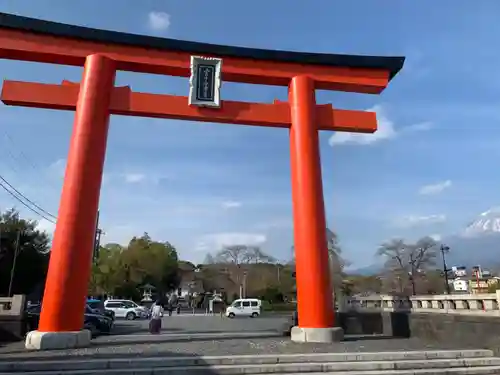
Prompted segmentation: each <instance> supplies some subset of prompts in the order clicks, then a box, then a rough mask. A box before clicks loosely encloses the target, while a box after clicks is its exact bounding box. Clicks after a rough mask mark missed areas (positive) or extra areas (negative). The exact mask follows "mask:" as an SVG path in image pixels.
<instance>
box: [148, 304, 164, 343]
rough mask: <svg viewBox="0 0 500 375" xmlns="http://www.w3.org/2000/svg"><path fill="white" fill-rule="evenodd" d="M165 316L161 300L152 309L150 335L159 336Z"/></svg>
mask: <svg viewBox="0 0 500 375" xmlns="http://www.w3.org/2000/svg"><path fill="white" fill-rule="evenodd" d="M162 315H163V306H162V303H161V301H160V300H157V301H156V302H155V303H154V305H153V308H152V309H151V320H150V321H149V333H151V334H152V335H157V334H159V333H160V331H161V318H162Z"/></svg>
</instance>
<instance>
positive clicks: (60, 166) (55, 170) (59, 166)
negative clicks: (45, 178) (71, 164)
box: [48, 159, 66, 178]
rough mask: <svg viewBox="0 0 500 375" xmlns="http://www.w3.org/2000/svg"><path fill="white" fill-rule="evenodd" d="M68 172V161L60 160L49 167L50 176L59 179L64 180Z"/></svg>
mask: <svg viewBox="0 0 500 375" xmlns="http://www.w3.org/2000/svg"><path fill="white" fill-rule="evenodd" d="M65 170H66V159H58V160H56V161H55V162H53V163H52V164H50V165H49V170H48V171H49V174H50V175H52V176H54V177H57V178H64V172H65Z"/></svg>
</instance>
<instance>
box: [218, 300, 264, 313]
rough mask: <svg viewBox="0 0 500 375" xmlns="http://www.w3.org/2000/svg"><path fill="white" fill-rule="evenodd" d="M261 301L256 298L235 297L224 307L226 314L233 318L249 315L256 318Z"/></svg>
mask: <svg viewBox="0 0 500 375" xmlns="http://www.w3.org/2000/svg"><path fill="white" fill-rule="evenodd" d="M261 306H262V301H261V300H260V299H256V298H244V299H237V300H235V301H233V303H232V304H231V305H230V306H228V307H227V308H226V316H227V317H229V318H234V317H236V316H249V317H252V318H256V317H258V316H259V315H260V311H261Z"/></svg>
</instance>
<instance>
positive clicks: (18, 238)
mask: <svg viewBox="0 0 500 375" xmlns="http://www.w3.org/2000/svg"><path fill="white" fill-rule="evenodd" d="M20 242H21V230H18V231H17V236H16V247H15V248H14V259H13V260H12V267H11V269H10V281H9V291H8V292H7V297H10V296H11V294H12V286H13V285H14V275H15V272H16V262H17V255H18V253H19V245H20Z"/></svg>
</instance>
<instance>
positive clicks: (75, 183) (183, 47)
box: [0, 13, 404, 349]
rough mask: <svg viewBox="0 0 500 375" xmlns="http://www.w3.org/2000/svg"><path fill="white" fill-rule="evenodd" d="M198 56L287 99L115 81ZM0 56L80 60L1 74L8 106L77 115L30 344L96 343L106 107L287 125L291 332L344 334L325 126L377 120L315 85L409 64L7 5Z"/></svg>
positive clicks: (364, 86)
mask: <svg viewBox="0 0 500 375" xmlns="http://www.w3.org/2000/svg"><path fill="white" fill-rule="evenodd" d="M192 55H205V56H209V57H211V58H213V57H216V58H221V59H223V63H224V66H223V68H222V69H221V75H222V80H224V81H233V82H244V83H254V84H264V85H280V86H288V87H289V101H288V102H279V101H275V102H274V103H272V104H265V103H247V102H236V101H226V100H222V101H221V102H220V103H219V105H217V106H216V107H218V108H203V107H199V106H190V105H189V104H188V98H187V97H183V96H174V95H159V94H148V93H139V92H134V91H132V90H131V89H130V88H129V87H115V86H114V81H115V74H116V71H118V70H124V71H133V72H142V73H152V74H165V75H173V76H181V77H189V76H190V75H191V74H192V66H191V63H190V61H191V60H190V59H191V57H192ZM0 58H4V59H12V60H23V61H33V62H44V63H53V64H60V65H74V66H84V72H83V78H82V81H81V83H80V84H78V83H71V82H67V81H65V82H63V83H62V84H60V85H58V84H41V83H30V82H15V81H4V84H3V89H2V94H1V99H2V101H3V102H4V103H5V104H7V105H16V106H25V107H35V108H52V109H60V110H75V111H76V113H75V121H74V126H73V133H72V136H71V144H70V148H69V153H68V160H67V166H66V174H65V179H64V185H63V190H62V195H61V201H60V207H59V213H58V220H57V225H56V230H55V233H54V239H53V244H52V250H51V257H50V265H49V271H48V276H47V282H46V286H45V294H44V300H43V308H42V314H41V318H40V324H39V328H38V331H34V332H31V333H30V334H29V335H28V337H27V339H26V346H27V347H28V348H32V349H53V348H63V347H77V346H85V345H88V344H89V341H90V336H89V335H88V332H87V331H85V330H84V331H82V325H83V313H82V312H83V311H84V308H85V303H86V295H87V287H88V280H89V276H90V269H91V258H92V249H93V241H94V229H95V223H96V216H97V208H98V204H99V194H100V187H101V179H102V172H103V164H104V159H105V154H106V142H107V135H108V122H109V116H110V115H111V114H119V115H128V116H142V117H155V118H170V119H184V120H194V121H207V122H208V121H209V122H220V123H233V124H246V125H256V126H269V127H282V128H289V129H290V151H291V174H292V197H293V218H294V243H295V257H296V280H297V297H298V314H299V316H300V322H299V325H300V327H294V330H293V331H292V339H293V340H295V341H315V342H328V341H332V340H335V339H340V338H341V337H342V335H341V333H342V332H341V330H340V331H339V328H335V327H334V326H335V324H334V306H333V301H332V288H331V284H330V281H329V279H330V277H329V270H328V253H327V247H326V233H325V228H326V223H325V212H324V203H323V188H322V178H321V167H320V153H319V142H318V131H319V130H335V131H349V132H358V133H373V132H375V131H376V129H377V122H376V116H375V114H374V113H369V112H364V111H350V110H339V109H333V108H332V106H331V105H329V104H328V105H317V104H316V101H315V90H316V89H325V90H337V91H348V92H359V93H369V94H378V93H380V92H381V91H382V90H383V89H384V88H385V87H386V86H387V85H388V83H389V81H390V80H391V79H392V78H393V77H394V76H395V75H396V74H397V73H398V71H399V70H400V69H401V68H402V66H403V63H404V58H403V57H370V56H351V55H332V54H315V53H299V52H286V51H272V50H262V49H252V48H241V47H232V46H220V45H213V44H204V43H196V42H186V41H179V40H173V39H163V38H155V37H148V36H140V35H133V34H126V33H119V32H111V31H104V30H96V29H90V28H85V27H78V26H71V25H65V24H60V23H55V22H47V21H43V20H38V19H33V18H26V17H20V16H15V15H10V14H5V13H0ZM219 62H220V60H219ZM219 68H220V65H219ZM212 78H213V77H212ZM212 86H213V82H212ZM212 99H213V98H212Z"/></svg>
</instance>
